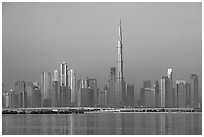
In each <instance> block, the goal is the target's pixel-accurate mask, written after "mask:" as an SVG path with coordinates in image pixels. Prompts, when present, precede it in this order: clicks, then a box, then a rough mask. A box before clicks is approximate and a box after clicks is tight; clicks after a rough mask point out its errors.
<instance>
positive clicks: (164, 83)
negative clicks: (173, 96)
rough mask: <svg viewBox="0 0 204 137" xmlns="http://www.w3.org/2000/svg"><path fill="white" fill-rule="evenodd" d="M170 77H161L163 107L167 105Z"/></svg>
mask: <svg viewBox="0 0 204 137" xmlns="http://www.w3.org/2000/svg"><path fill="white" fill-rule="evenodd" d="M168 81H169V80H168V77H167V76H163V77H162V79H161V107H167V106H166V92H167V91H168Z"/></svg>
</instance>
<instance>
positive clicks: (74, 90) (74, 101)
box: [68, 69, 76, 104]
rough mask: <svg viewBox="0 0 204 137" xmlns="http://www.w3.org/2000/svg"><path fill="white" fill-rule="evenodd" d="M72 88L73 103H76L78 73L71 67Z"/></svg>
mask: <svg viewBox="0 0 204 137" xmlns="http://www.w3.org/2000/svg"><path fill="white" fill-rule="evenodd" d="M69 75H70V76H68V77H70V89H71V104H75V103H76V95H75V94H76V93H75V92H76V74H75V73H74V70H73V69H70V74H69Z"/></svg>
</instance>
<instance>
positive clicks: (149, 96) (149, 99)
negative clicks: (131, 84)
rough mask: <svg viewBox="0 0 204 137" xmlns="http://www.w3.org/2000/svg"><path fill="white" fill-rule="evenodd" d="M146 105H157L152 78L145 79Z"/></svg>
mask: <svg viewBox="0 0 204 137" xmlns="http://www.w3.org/2000/svg"><path fill="white" fill-rule="evenodd" d="M143 88H144V98H145V99H144V100H145V104H144V106H145V107H155V91H154V89H152V86H151V80H144V87H143Z"/></svg>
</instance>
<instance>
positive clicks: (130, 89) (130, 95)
mask: <svg viewBox="0 0 204 137" xmlns="http://www.w3.org/2000/svg"><path fill="white" fill-rule="evenodd" d="M126 91H127V98H126V106H128V107H134V84H127V89H126Z"/></svg>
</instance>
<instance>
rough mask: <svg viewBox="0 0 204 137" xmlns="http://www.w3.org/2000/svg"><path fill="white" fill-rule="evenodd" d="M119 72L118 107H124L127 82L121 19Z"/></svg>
mask: <svg viewBox="0 0 204 137" xmlns="http://www.w3.org/2000/svg"><path fill="white" fill-rule="evenodd" d="M117 50H118V60H117V63H118V74H117V84H118V85H117V92H116V101H117V106H118V107H123V106H124V104H125V82H124V78H123V37H122V26H121V19H120V26H119V40H118V46H117Z"/></svg>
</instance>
